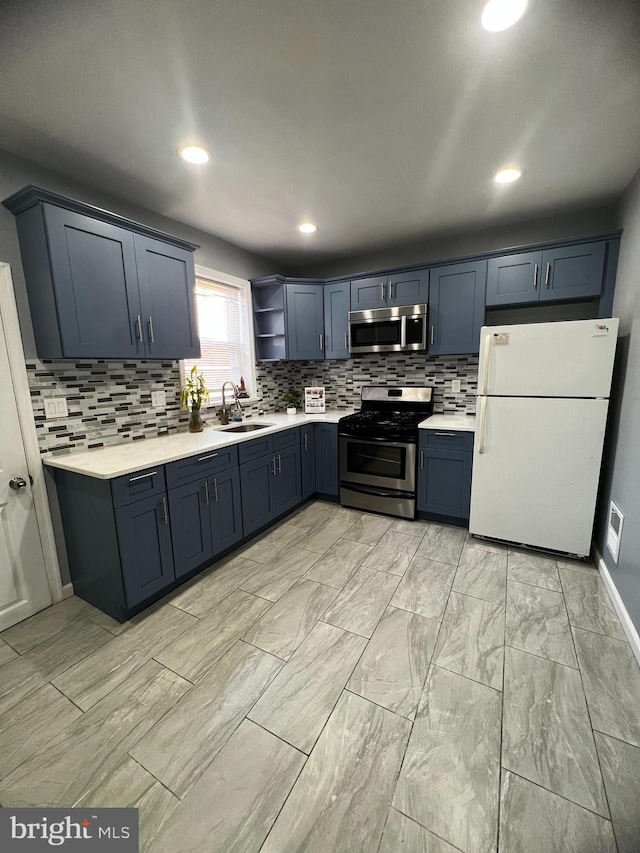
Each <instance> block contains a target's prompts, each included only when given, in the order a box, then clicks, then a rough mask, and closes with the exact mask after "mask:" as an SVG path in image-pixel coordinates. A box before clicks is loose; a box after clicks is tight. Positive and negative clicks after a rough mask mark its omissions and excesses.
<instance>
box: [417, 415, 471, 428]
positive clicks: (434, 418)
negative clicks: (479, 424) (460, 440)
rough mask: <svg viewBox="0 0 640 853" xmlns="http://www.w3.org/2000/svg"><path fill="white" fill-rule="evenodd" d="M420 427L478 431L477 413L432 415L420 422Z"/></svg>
mask: <svg viewBox="0 0 640 853" xmlns="http://www.w3.org/2000/svg"><path fill="white" fill-rule="evenodd" d="M419 429H452V430H465V431H466V432H475V431H476V416H475V415H431V417H430V418H428V419H427V420H426V421H422V423H421V424H419Z"/></svg>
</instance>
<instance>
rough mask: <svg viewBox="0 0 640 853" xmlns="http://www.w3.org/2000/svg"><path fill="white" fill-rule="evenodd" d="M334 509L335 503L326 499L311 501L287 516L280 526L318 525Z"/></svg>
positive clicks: (325, 519)
mask: <svg viewBox="0 0 640 853" xmlns="http://www.w3.org/2000/svg"><path fill="white" fill-rule="evenodd" d="M336 509H337V506H336V504H331V503H328V502H327V501H313V502H312V503H309V504H307V505H306V506H305V507H303V508H302V509H301V510H300V511H299V512H296V513H295V514H294V515H291V516H289V518H288V519H287V520H286V521H285V523H284V524H283V525H282V526H283V527H284V526H287V527H288V526H292V527H308V528H311V527H320V526H321V525H323V524H324V523H325V522H326V521H328V520H329V519H330V518H331V516H332V515H333V513H334V511H335V510H336ZM352 523H353V522H352Z"/></svg>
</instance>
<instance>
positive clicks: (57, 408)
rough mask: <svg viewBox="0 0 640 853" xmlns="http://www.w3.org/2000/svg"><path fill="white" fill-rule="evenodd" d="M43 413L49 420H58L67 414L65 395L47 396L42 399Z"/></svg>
mask: <svg viewBox="0 0 640 853" xmlns="http://www.w3.org/2000/svg"><path fill="white" fill-rule="evenodd" d="M44 413H45V416H46V417H47V418H48V419H50V420H60V419H62V418H66V417H68V416H69V411H68V409H67V401H66V398H65V397H49V398H48V399H45V401H44Z"/></svg>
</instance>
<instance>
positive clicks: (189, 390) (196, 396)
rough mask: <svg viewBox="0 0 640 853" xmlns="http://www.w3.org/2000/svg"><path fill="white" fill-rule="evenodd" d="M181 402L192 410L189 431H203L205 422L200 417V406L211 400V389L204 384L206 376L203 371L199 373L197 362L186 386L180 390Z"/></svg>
mask: <svg viewBox="0 0 640 853" xmlns="http://www.w3.org/2000/svg"><path fill="white" fill-rule="evenodd" d="M180 402H181V403H182V405H183V407H184V408H185V409H186V410H187V411H188V412H190V415H189V432H202V430H203V429H204V424H203V423H202V418H201V417H200V408H201V406H202V404H203V403H208V402H209V391H208V390H207V386H206V385H205V384H204V376H203V375H202V373H198V368H197V367H196V365H195V364H194V365H193V367H192V368H191V373H190V374H189V378H188V379H187V382H186V384H185V386H184V388H182V390H181V391H180Z"/></svg>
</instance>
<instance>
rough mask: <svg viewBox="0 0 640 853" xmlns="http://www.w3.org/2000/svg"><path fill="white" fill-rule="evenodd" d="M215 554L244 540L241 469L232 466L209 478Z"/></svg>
mask: <svg viewBox="0 0 640 853" xmlns="http://www.w3.org/2000/svg"><path fill="white" fill-rule="evenodd" d="M209 493H210V514H211V534H212V539H213V556H214V557H215V556H216V554H221V553H222V552H223V551H227V550H228V549H229V548H232V547H233V546H234V545H237V544H238V542H242V539H243V538H244V532H243V529H242V500H241V497H240V469H239V468H231V469H230V470H229V471H223V472H221V473H220V474H216V476H215V477H211V479H210V480H209Z"/></svg>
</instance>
